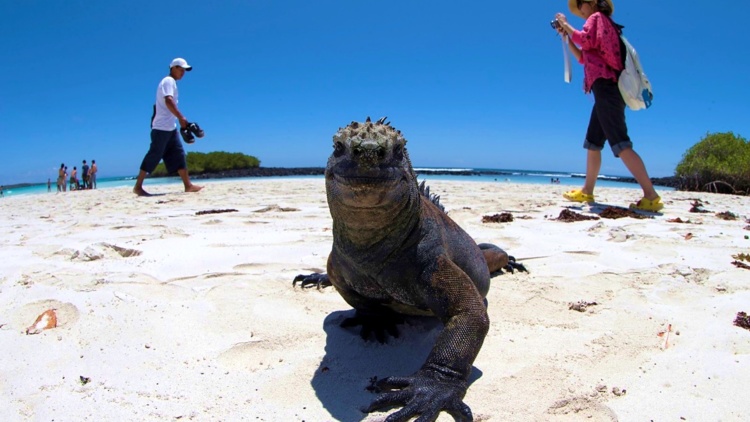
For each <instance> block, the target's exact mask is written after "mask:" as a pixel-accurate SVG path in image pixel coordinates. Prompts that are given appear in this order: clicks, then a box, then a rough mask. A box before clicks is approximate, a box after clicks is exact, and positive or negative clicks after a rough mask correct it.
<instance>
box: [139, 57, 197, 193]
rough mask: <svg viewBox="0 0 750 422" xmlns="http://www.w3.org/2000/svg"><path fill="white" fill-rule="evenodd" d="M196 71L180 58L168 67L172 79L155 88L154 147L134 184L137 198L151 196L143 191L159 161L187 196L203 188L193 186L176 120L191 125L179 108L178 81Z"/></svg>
mask: <svg viewBox="0 0 750 422" xmlns="http://www.w3.org/2000/svg"><path fill="white" fill-rule="evenodd" d="M192 69H193V67H192V66H190V65H188V63H187V61H185V59H181V58H177V59H174V60H172V63H170V65H169V75H168V76H166V77H164V79H162V80H161V82H159V86H158V87H157V88H156V104H155V105H154V114H153V116H152V117H151V147H150V148H149V150H148V152H147V153H146V156H145V157H143V161H142V162H141V170H140V172H139V173H138V179H136V181H135V186H134V187H133V192H134V193H135V194H136V195H138V196H150V194H149V193H148V192H146V191H145V190H143V180H144V179H145V178H146V175H147V174H148V173H151V172H152V171H154V169H155V168H156V166H157V165H158V164H159V161H161V160H162V159H163V160H164V165H165V166H166V167H167V172H169V173H173V172H175V171H177V174H179V175H180V178H182V184H183V185H185V192H198V191H199V190H201V189H202V188H203V187H202V186H197V185H194V184H192V183H191V182H190V177H189V176H188V170H187V161H186V159H185V150H184V149H183V148H182V141H180V139H179V138H178V136H177V126H176V124H175V118H176V119H177V120H178V121H179V122H180V127H181V128H184V127H186V126H187V125H188V121H187V119H186V118H185V116H184V115H183V114H182V113H181V112H180V109H179V108H177V102H178V100H177V97H178V94H177V81H179V80H180V79H182V77H183V76H185V72H189V71H190V70H192Z"/></svg>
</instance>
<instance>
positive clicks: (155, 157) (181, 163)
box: [141, 129, 187, 173]
mask: <svg viewBox="0 0 750 422" xmlns="http://www.w3.org/2000/svg"><path fill="white" fill-rule="evenodd" d="M162 159H164V165H165V166H166V167H167V172H168V173H174V172H176V171H177V170H182V169H184V168H187V162H186V161H185V150H184V149H182V142H180V139H179V138H178V136H177V129H175V130H172V131H166V130H158V129H151V147H150V148H149V149H148V152H147V153H146V156H145V157H143V162H141V170H143V171H145V172H146V173H151V172H152V171H154V169H155V168H156V166H157V165H158V164H159V161H161V160H162Z"/></svg>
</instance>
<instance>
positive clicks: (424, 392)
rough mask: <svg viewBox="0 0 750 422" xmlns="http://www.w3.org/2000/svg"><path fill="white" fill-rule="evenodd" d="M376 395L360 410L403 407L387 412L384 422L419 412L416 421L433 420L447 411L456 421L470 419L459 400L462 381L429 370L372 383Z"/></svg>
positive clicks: (468, 410) (464, 405)
mask: <svg viewBox="0 0 750 422" xmlns="http://www.w3.org/2000/svg"><path fill="white" fill-rule="evenodd" d="M375 387H376V388H375V390H376V392H378V393H380V395H379V396H378V397H377V398H376V399H375V400H373V402H372V403H371V404H370V406H368V407H367V408H365V409H364V411H365V412H366V413H370V412H374V411H376V410H380V409H385V408H389V407H394V406H403V408H401V409H400V410H398V411H396V412H394V413H392V414H390V415H388V417H387V418H386V419H385V421H386V422H398V421H408V420H411V418H413V417H415V416H417V415H420V416H419V418H417V419H416V421H418V422H426V421H434V420H436V419H437V417H438V415H439V414H440V412H442V411H445V412H448V413H449V414H450V415H451V416H453V419H455V420H456V421H473V420H474V417H473V416H472V414H471V409H470V408H469V406H467V405H466V403H464V402H463V397H464V395H465V394H466V388H467V386H466V382H465V381H463V380H459V379H449V378H446V377H444V376H442V375H439V374H437V373H434V372H433V371H429V370H420V371H418V372H417V373H415V374H414V375H411V376H408V377H388V378H384V379H381V380H379V381H377V382H376V383H375Z"/></svg>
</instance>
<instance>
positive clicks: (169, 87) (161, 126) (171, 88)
mask: <svg viewBox="0 0 750 422" xmlns="http://www.w3.org/2000/svg"><path fill="white" fill-rule="evenodd" d="M167 96H171V97H172V98H173V99H174V103H175V104H177V81H175V80H174V78H173V77H171V76H166V77H165V78H164V79H162V80H161V82H159V86H158V87H157V88H156V115H155V116H154V121H153V122H152V123H151V128H152V129H158V130H168V131H171V130H175V128H176V127H177V123H176V121H177V118H176V117H175V116H174V114H172V112H171V111H169V109H168V108H167V104H166V102H165V101H164V97H167Z"/></svg>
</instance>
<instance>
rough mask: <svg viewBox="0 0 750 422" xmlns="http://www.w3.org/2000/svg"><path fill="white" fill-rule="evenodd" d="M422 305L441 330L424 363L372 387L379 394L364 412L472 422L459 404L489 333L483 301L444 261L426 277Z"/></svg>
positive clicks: (399, 417)
mask: <svg viewBox="0 0 750 422" xmlns="http://www.w3.org/2000/svg"><path fill="white" fill-rule="evenodd" d="M426 275H427V277H426V278H427V280H426V283H427V284H428V285H427V288H426V290H425V294H426V295H427V299H428V300H427V303H428V306H429V307H430V309H432V311H433V312H435V314H436V315H437V316H438V317H440V319H441V320H442V321H443V323H444V324H445V327H444V329H443V331H442V332H441V333H440V335H439V336H438V339H437V342H436V343H435V346H434V347H433V349H432V352H430V355H429V356H428V358H427V361H426V362H425V364H424V365H423V366H422V368H421V369H420V370H419V371H417V372H416V373H415V374H413V375H411V376H407V377H389V378H385V379H382V380H380V381H378V382H377V383H376V385H375V387H376V388H377V389H379V390H380V391H382V392H383V393H382V394H381V395H380V396H378V397H377V398H376V399H375V400H374V401H373V403H372V404H371V405H370V406H369V407H368V408H367V409H365V410H366V411H367V412H368V413H369V412H372V411H375V410H378V409H383V408H386V407H392V406H403V409H401V410H399V411H397V412H395V413H393V414H392V415H390V416H389V417H388V418H387V419H386V421H388V422H392V421H401V420H403V421H405V420H408V419H409V418H412V417H414V416H417V415H421V417H420V418H419V419H418V420H420V421H421V420H425V421H429V420H434V419H436V418H437V415H438V414H439V413H440V412H441V411H446V412H448V413H449V414H451V415H452V416H453V417H454V418H455V419H456V420H459V421H464V420H469V421H470V420H473V417H472V414H471V409H469V407H468V406H467V405H466V404H465V403H464V402H463V397H464V395H465V394H466V389H467V387H468V378H469V374H470V373H471V365H472V363H473V362H474V359H475V358H476V356H477V354H478V353H479V349H480V348H481V347H482V343H483V342H484V337H485V336H486V335H487V331H488V330H489V317H488V316H487V309H486V307H485V305H484V300H483V298H482V297H481V295H480V294H479V292H478V291H477V290H476V288H475V287H474V283H473V282H472V281H471V279H470V278H469V276H468V275H466V273H464V272H463V271H462V270H461V269H460V268H459V267H458V266H457V265H455V264H454V263H453V262H452V261H451V260H450V259H448V258H447V257H445V256H442V255H441V256H439V257H438V258H437V262H436V264H435V265H434V266H433V267H432V268H431V269H428V270H427V271H426Z"/></svg>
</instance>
